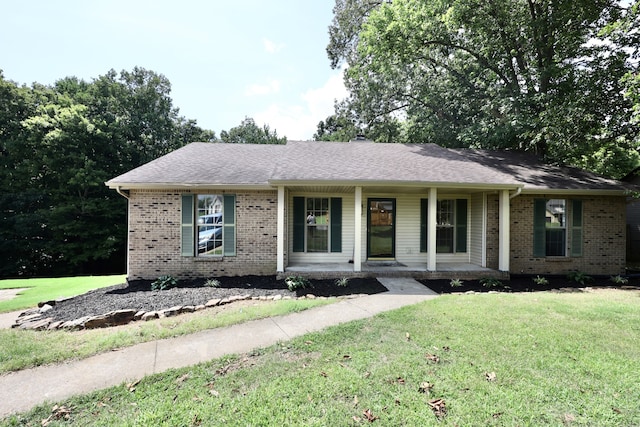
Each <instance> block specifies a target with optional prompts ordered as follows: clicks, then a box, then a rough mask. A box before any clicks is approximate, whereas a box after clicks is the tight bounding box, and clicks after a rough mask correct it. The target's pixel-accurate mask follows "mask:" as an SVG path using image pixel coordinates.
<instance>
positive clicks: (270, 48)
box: [262, 38, 284, 53]
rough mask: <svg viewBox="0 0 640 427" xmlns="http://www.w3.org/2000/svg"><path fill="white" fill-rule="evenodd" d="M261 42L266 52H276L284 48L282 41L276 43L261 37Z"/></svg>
mask: <svg viewBox="0 0 640 427" xmlns="http://www.w3.org/2000/svg"><path fill="white" fill-rule="evenodd" d="M262 44H263V45H264V50H265V51H266V52H267V53H278V52H280V51H281V50H282V49H283V48H284V44H283V43H276V42H274V41H271V40H269V39H265V38H263V39H262Z"/></svg>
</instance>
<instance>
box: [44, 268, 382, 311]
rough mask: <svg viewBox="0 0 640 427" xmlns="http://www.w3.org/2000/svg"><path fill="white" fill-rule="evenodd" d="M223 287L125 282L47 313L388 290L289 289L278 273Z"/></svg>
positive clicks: (361, 283) (325, 283)
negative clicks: (161, 287) (156, 287)
mask: <svg viewBox="0 0 640 427" xmlns="http://www.w3.org/2000/svg"><path fill="white" fill-rule="evenodd" d="M218 280H219V281H220V286H218V287H209V286H205V285H204V284H205V281H204V280H192V281H180V282H179V283H178V286H176V287H173V288H171V289H166V290H162V291H160V290H155V291H154V290H152V289H151V281H143V280H137V281H131V282H130V283H123V284H121V285H115V286H110V287H107V288H101V289H96V290H93V291H90V292H87V293H85V294H82V295H79V296H76V297H73V298H69V299H66V300H63V301H58V302H56V303H55V304H54V305H53V308H52V309H51V310H49V311H47V313H46V316H47V317H50V318H52V319H53V320H54V321H68V320H74V319H79V318H81V317H84V316H98V315H101V314H104V313H108V312H111V311H116V310H125V309H132V310H138V311H146V312H151V311H160V310H163V309H168V308H170V307H175V306H187V305H190V306H197V305H202V304H206V303H207V301H209V300H213V299H216V298H227V297H231V296H238V295H250V296H252V297H260V296H267V297H269V296H275V295H281V296H282V297H291V298H296V297H300V296H304V295H307V294H313V295H315V296H316V297H330V296H334V297H339V296H345V295H354V294H376V293H380V292H385V291H386V290H387V289H386V288H385V287H384V286H382V285H381V284H380V282H378V281H377V280H376V279H363V278H353V279H350V280H349V282H348V285H347V286H344V287H342V286H338V285H337V284H336V281H335V280H334V279H331V280H311V282H310V285H309V286H307V287H306V288H305V289H297V290H296V291H293V292H292V291H289V289H287V286H286V284H285V283H284V280H276V277H275V276H241V277H220V278H218Z"/></svg>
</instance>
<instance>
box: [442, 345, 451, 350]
mask: <svg viewBox="0 0 640 427" xmlns="http://www.w3.org/2000/svg"><path fill="white" fill-rule="evenodd" d="M442 349H443V350H444V351H451V347H449V346H448V345H445V346H444V347H442Z"/></svg>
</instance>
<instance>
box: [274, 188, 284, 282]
mask: <svg viewBox="0 0 640 427" xmlns="http://www.w3.org/2000/svg"><path fill="white" fill-rule="evenodd" d="M285 204H286V200H285V193H284V187H283V186H282V185H281V186H279V187H278V223H277V234H278V235H277V245H276V258H277V266H276V269H277V272H278V273H284V207H285Z"/></svg>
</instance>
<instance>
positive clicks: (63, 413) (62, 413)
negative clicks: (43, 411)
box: [41, 405, 71, 427]
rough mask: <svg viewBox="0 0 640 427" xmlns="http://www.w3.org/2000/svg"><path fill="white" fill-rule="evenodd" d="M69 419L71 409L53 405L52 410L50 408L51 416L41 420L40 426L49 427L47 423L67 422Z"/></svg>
mask: <svg viewBox="0 0 640 427" xmlns="http://www.w3.org/2000/svg"><path fill="white" fill-rule="evenodd" d="M70 418H71V409H69V408H67V407H66V406H58V405H53V408H51V415H49V416H48V417H47V418H45V419H44V420H42V422H41V424H42V427H46V426H48V425H49V423H51V421H55V420H61V419H65V420H69V419H70Z"/></svg>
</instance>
